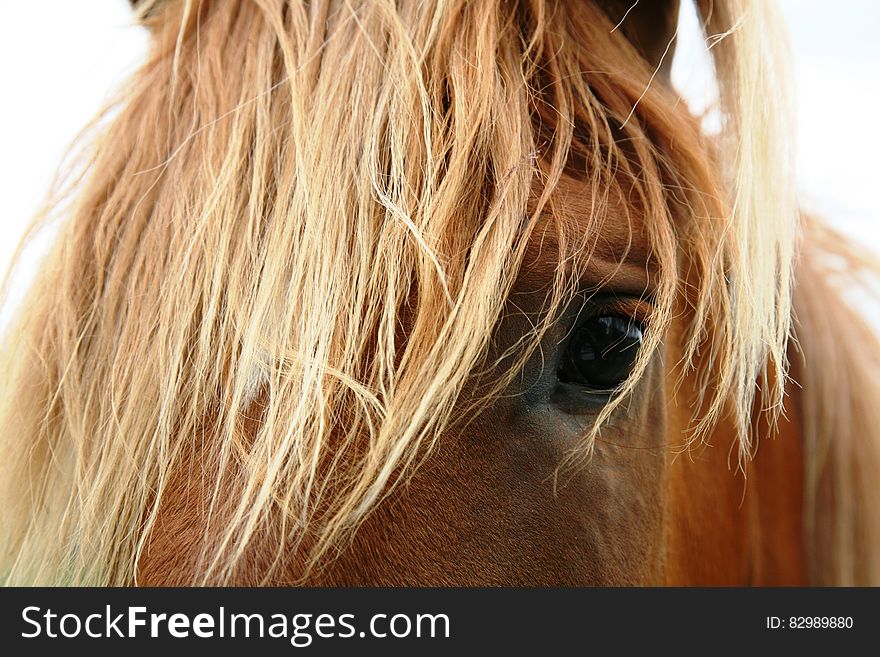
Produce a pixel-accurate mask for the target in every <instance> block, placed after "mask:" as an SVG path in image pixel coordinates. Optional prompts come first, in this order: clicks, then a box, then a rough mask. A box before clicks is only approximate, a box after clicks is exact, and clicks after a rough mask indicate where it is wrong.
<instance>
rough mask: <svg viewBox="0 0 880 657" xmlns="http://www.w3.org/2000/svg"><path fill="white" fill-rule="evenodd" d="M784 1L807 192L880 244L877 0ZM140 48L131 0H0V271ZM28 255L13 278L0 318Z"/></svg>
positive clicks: (687, 55) (141, 34)
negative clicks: (70, 148)
mask: <svg viewBox="0 0 880 657" xmlns="http://www.w3.org/2000/svg"><path fill="white" fill-rule="evenodd" d="M643 1H645V0H643ZM684 4H685V5H687V3H684ZM780 5H781V7H782V10H783V13H784V15H785V18H786V21H787V23H788V27H789V32H790V36H791V43H792V48H793V52H794V62H795V76H796V86H797V89H798V101H799V102H798V112H799V119H798V139H799V148H800V155H799V158H798V166H799V173H798V181H799V186H800V189H801V193H802V198H803V200H804V202H805V204H806V205H807V206H808V207H810V208H812V209H817V210H819V211H821V212H823V213H824V214H825V215H826V216H828V217H830V218H832V219H833V220H834V221H835V222H836V223H837V224H838V225H839V226H841V227H842V228H844V229H845V230H846V231H847V232H849V233H851V234H853V235H855V236H857V238H858V239H859V241H861V242H863V243H865V244H868V245H870V246H872V247H873V248H875V249H877V251H878V252H880V225H878V223H877V221H878V219H880V180H878V173H880V171H878V169H880V167H878V165H877V159H878V157H880V130H878V118H877V114H878V108H880V91H878V82H880V73H878V71H880V36H878V28H880V2H877V1H875V0H842V1H839V2H825V1H822V0H782V1H781V3H780ZM679 40H680V41H679V46H678V53H679V55H680V56H678V57H676V60H675V66H674V72H673V79H674V80H675V81H676V83H677V84H678V86H679V88H682V89H683V90H684V91H685V94H686V95H687V96H689V97H690V98H691V99H692V100H693V101H694V102H695V103H699V98H700V97H701V95H702V94H704V93H705V78H706V72H705V68H703V65H701V64H700V62H701V57H700V56H699V51H700V49H701V48H702V42H701V39H700V37H699V36H698V34H697V33H696V20H695V17H694V16H693V13H692V10H691V9H689V8H687V9H686V10H685V11H683V13H682V21H681V25H680V30H679ZM146 48H147V34H146V31H145V30H143V29H142V28H140V27H138V26H137V25H135V24H134V22H133V18H132V14H131V11H130V8H129V5H128V2H127V0H76V1H71V0H0V81H2V85H0V89H2V102H0V181H2V188H0V273H2V272H5V271H6V268H7V266H8V264H9V261H10V258H11V256H12V253H13V251H14V250H15V247H16V245H17V242H18V240H19V238H20V236H21V234H22V232H23V230H24V227H25V226H26V224H27V223H28V221H29V219H30V217H31V216H32V215H33V214H34V213H35V212H36V210H37V209H38V207H39V205H40V201H41V199H42V197H43V196H44V195H45V193H46V190H47V188H48V186H49V183H50V181H51V178H52V175H53V173H54V171H55V169H56V167H57V166H58V164H59V162H60V160H61V157H62V155H63V154H64V151H65V149H66V147H67V145H68V144H69V143H70V142H71V141H72V139H73V138H74V137H75V136H76V134H77V132H78V131H79V130H80V129H81V128H82V127H83V126H84V125H85V124H86V123H87V122H88V121H89V119H90V118H92V116H93V115H94V114H95V113H96V112H97V110H98V109H99V108H100V107H101V105H102V104H103V103H104V102H105V100H107V99H108V98H109V96H110V94H111V91H112V90H113V88H114V87H115V86H116V85H118V84H119V83H120V82H121V81H122V80H123V79H124V77H125V76H126V74H128V73H130V72H131V71H133V70H134V69H135V68H136V67H137V65H138V63H139V62H140V61H141V60H142V59H143V57H144V55H145V53H146ZM34 262H35V258H34V256H33V254H32V257H31V258H29V259H27V260H25V262H24V264H23V266H22V273H21V275H18V276H17V277H16V278H15V279H14V280H13V285H12V289H11V291H10V297H9V299H8V303H7V304H6V307H5V308H4V312H3V313H0V325H2V324H3V323H4V321H5V319H6V318H7V317H8V314H9V310H10V305H14V303H15V302H16V300H17V299H19V298H20V297H21V295H22V293H23V290H24V285H25V283H26V281H27V279H28V278H29V271H28V270H29V269H33V267H34V265H33V263H34Z"/></svg>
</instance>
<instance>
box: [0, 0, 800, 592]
mask: <svg viewBox="0 0 880 657" xmlns="http://www.w3.org/2000/svg"><path fill="white" fill-rule="evenodd" d="M575 4H577V8H576V9H575V8H574V5H575ZM744 4H745V3H744V2H740V1H739V0H724V1H721V0H716V1H714V2H712V1H711V0H705V1H702V0H701V1H700V2H698V5H699V7H698V8H699V10H700V13H701V15H702V18H703V20H704V23H705V29H706V33H707V34H708V35H709V36H710V39H709V41H710V44H711V46H712V49H711V50H712V53H713V56H714V61H715V64H716V69H717V74H718V80H719V87H720V89H721V92H722V93H721V108H722V114H723V117H724V129H723V134H722V135H721V136H720V137H719V138H718V139H714V138H713V139H709V138H707V137H705V136H703V135H702V134H701V133H700V131H699V128H698V122H697V121H696V120H695V119H693V118H692V117H690V116H689V115H688V114H687V112H686V111H685V109H684V107H683V105H678V106H676V103H677V99H676V98H675V97H674V95H673V94H672V93H671V91H669V90H668V89H665V88H664V86H663V85H662V84H660V83H659V81H654V82H653V84H649V82H650V81H651V80H652V75H651V74H652V71H651V70H649V68H648V67H647V64H645V62H644V61H643V60H642V59H640V57H639V56H638V55H637V53H636V51H635V50H634V48H633V47H632V46H631V45H630V44H629V43H628V42H627V41H626V40H625V39H624V38H623V36H622V35H621V34H620V32H619V31H614V30H613V27H614V26H613V25H612V24H611V23H610V22H609V20H608V19H607V18H606V17H605V15H604V14H603V13H602V12H601V11H600V10H599V9H597V8H596V7H593V6H592V5H590V4H589V3H553V2H545V1H543V0H528V1H526V0H524V1H522V2H512V1H499V2H465V1H464V0H459V1H453V2H438V3H417V2H412V3H406V2H404V3H391V2H380V1H370V2H342V1H335V0H314V1H312V2H297V1H293V0H260V1H253V2H214V3H209V2H200V1H198V0H158V1H156V2H147V3H144V4H143V5H142V6H141V8H140V11H141V18H142V20H143V21H144V22H145V23H146V24H147V25H148V26H149V27H150V29H151V31H152V35H153V42H152V51H151V53H150V56H149V59H148V61H147V63H146V64H145V65H144V66H143V67H142V68H141V69H140V70H139V71H138V72H137V73H136V75H135V76H134V77H133V79H132V80H131V81H130V82H129V83H128V86H127V88H126V89H125V90H124V93H123V94H122V95H121V98H122V100H121V101H120V102H119V103H118V104H117V105H116V106H114V108H113V109H112V111H109V112H108V114H107V115H106V120H104V121H99V123H98V124H96V125H97V127H98V129H97V130H96V132H97V134H96V136H95V137H94V138H93V139H92V141H91V142H90V143H91V149H90V152H89V153H88V154H87V156H86V157H85V159H84V160H83V162H82V166H81V170H80V172H79V175H77V176H74V177H73V181H74V182H73V184H72V185H71V186H70V188H69V189H68V190H66V191H65V193H64V194H63V197H64V198H69V199H72V203H71V204H70V207H69V210H68V211H67V212H65V216H64V217H63V219H62V221H61V222H60V235H59V237H58V240H57V243H56V245H55V247H54V250H53V251H52V252H51V254H50V256H49V257H48V258H47V259H46V261H45V264H44V267H43V269H42V271H41V272H40V275H39V279H38V281H37V282H36V284H35V285H34V287H33V289H32V291H31V293H30V295H29V298H28V300H27V302H26V303H25V304H24V307H23V308H22V309H21V312H20V315H19V317H18V320H17V322H16V324H15V325H14V326H12V328H11V329H10V331H9V332H8V335H7V336H6V341H5V345H4V347H3V352H2V356H0V372H2V377H0V378H2V385H3V394H2V397H0V404H2V406H0V449H2V453H3V459H2V463H0V487H2V488H0V508H2V509H3V511H2V515H0V522H2V525H0V550H2V552H0V577H2V578H5V580H6V581H8V582H17V583H40V584H83V583H88V584H96V585H108V584H109V585H121V584H129V583H132V582H137V563H138V559H139V556H140V554H141V553H142V551H143V550H144V549H145V545H146V544H147V542H148V537H149V533H150V531H151V529H152V528H153V526H154V522H155V519H156V516H157V509H158V508H159V506H160V504H161V503H162V501H163V499H164V497H165V495H166V493H167V489H168V485H169V481H170V480H171V478H172V476H173V475H174V473H175V472H179V471H180V470H181V469H184V470H185V469H186V468H189V467H192V460H193V459H199V460H200V469H199V470H198V471H199V472H201V473H203V474H202V475H201V476H205V477H206V478H207V481H208V482H209V483H208V486H207V488H208V490H210V491H212V494H211V495H210V496H209V498H208V499H205V500H204V502H203V504H204V505H205V507H206V509H207V517H208V518H209V521H208V526H206V527H205V534H204V535H205V541H204V543H205V544H204V548H203V563H202V565H203V568H202V572H201V573H200V575H199V577H200V578H201V579H200V580H199V581H204V582H221V583H222V582H226V581H229V579H230V578H231V577H232V574H233V573H234V571H235V569H236V567H238V566H239V565H240V564H241V561H242V559H243V558H244V555H245V554H246V551H247V548H248V546H249V544H251V542H252V541H254V540H256V538H257V537H258V536H259V535H261V533H263V532H267V531H270V529H269V528H270V527H271V531H273V532H275V534H273V535H276V534H277V536H276V539H277V552H276V564H275V565H277V564H278V563H280V560H281V559H282V558H283V556H284V555H285V554H290V553H291V551H292V550H302V551H305V553H306V554H307V559H306V563H305V564H304V568H303V573H304V574H303V577H304V578H305V577H306V576H307V575H308V573H309V572H310V569H311V568H312V567H314V566H316V565H318V564H319V562H320V560H321V559H322V558H324V557H325V556H328V555H330V554H332V552H333V551H334V550H337V549H342V548H343V547H344V543H345V541H346V539H347V537H349V536H350V535H351V532H353V531H354V530H355V529H356V528H357V527H358V525H359V524H360V523H361V522H362V521H363V520H364V518H365V517H366V516H367V514H369V513H370V511H371V510H372V509H373V508H375V506H376V505H377V504H378V503H379V502H380V501H381V500H382V498H383V497H384V496H385V495H387V493H388V492H389V491H390V490H392V489H393V488H394V486H396V485H397V484H399V483H400V482H401V481H404V480H405V479H406V478H407V477H408V476H409V475H410V474H411V473H412V471H413V469H414V468H415V467H417V466H418V464H419V462H420V461H421V460H423V459H424V458H425V456H426V455H427V454H429V453H430V450H431V447H432V446H433V445H434V444H435V442H436V440H437V437H438V436H439V435H440V434H441V432H442V431H443V430H444V428H446V427H447V426H448V425H449V424H450V422H452V421H455V420H456V419H457V415H456V414H457V413H459V411H460V410H461V409H460V406H457V404H460V402H461V400H462V398H463V391H464V390H465V388H466V382H467V381H468V380H469V378H470V377H472V375H473V374H474V372H478V371H486V370H488V369H491V368H492V367H495V366H497V365H498V363H490V362H487V358H486V354H487V347H488V345H489V344H490V342H491V339H492V336H493V332H494V330H495V329H496V327H497V325H498V322H499V318H500V317H501V315H502V313H503V309H504V306H505V302H506V299H507V296H508V292H509V291H510V289H511V286H512V285H513V282H514V280H515V279H516V276H517V274H518V272H519V270H520V266H521V264H522V263H523V259H524V257H525V251H526V246H527V244H528V241H529V239H530V237H532V236H533V235H534V234H536V231H538V230H552V231H553V232H554V234H555V235H556V236H557V238H558V243H559V245H560V246H559V249H560V253H559V259H558V268H557V271H556V272H555V273H554V274H553V276H552V280H551V281H549V282H548V293H547V303H546V312H545V314H544V315H543V316H542V318H541V320H540V321H539V322H538V323H537V324H536V327H535V331H534V333H533V334H529V335H526V336H524V337H523V339H522V341H521V342H520V343H519V344H518V345H517V351H516V353H512V354H507V355H508V356H512V358H511V359H509V361H505V366H504V367H505V369H504V372H503V373H502V374H501V375H500V376H499V379H498V381H499V383H498V385H497V386H492V387H491V389H490V390H488V391H485V390H484V391H481V393H480V394H479V395H477V396H476V398H475V399H474V400H473V404H472V405H471V406H470V407H469V412H471V413H472V412H477V411H478V410H479V409H480V408H481V407H482V405H483V404H485V403H487V401H488V400H491V398H492V395H493V394H496V393H497V392H498V390H500V388H501V387H502V384H503V382H505V381H508V380H509V377H512V376H515V374H516V372H517V370H518V368H520V367H521V366H522V363H523V362H524V361H525V359H526V358H527V357H528V354H529V353H530V352H531V351H532V350H534V349H535V348H536V346H537V344H538V341H539V340H540V337H541V335H543V333H544V332H545V331H546V329H547V327H549V326H550V325H551V323H552V322H553V320H554V319H555V317H556V316H557V311H558V310H559V309H560V308H561V307H562V306H563V305H564V304H565V303H566V301H567V300H569V299H571V297H572V295H573V294H574V284H573V281H574V279H575V278H576V273H577V272H576V271H574V272H573V271H572V269H573V267H572V266H571V265H572V263H576V262H578V261H579V259H583V258H586V257H588V256H589V253H590V250H591V248H592V247H593V246H594V244H595V241H594V240H595V238H596V236H597V234H598V232H599V229H600V227H601V219H602V214H603V213H602V207H603V203H605V202H607V199H608V198H609V194H610V193H611V191H612V190H625V192H626V193H625V197H626V198H628V199H629V200H630V203H631V204H632V206H633V211H634V212H637V213H638V215H639V217H640V221H642V220H643V221H644V224H645V226H646V229H647V231H648V233H649V236H650V242H651V245H652V253H651V258H652V260H654V261H655V262H656V264H657V265H658V270H659V272H660V275H659V286H658V293H657V299H656V306H657V311H656V313H655V315H654V316H653V317H652V318H651V321H650V326H649V329H648V333H647V344H646V347H645V349H644V350H643V352H642V355H641V356H640V359H639V362H638V364H637V366H636V368H635V371H634V373H633V375H632V377H631V379H630V381H629V382H628V384H627V386H626V387H625V388H624V390H623V392H622V394H621V395H620V396H619V397H617V398H616V400H615V401H614V402H612V404H609V406H608V407H607V408H606V409H605V411H604V412H603V414H602V416H601V418H600V421H599V422H598V423H597V425H596V428H595V429H594V430H593V431H592V432H591V433H590V434H589V435H588V436H585V438H584V443H583V446H582V449H580V450H578V453H577V454H574V455H572V462H573V463H574V462H578V461H580V460H581V459H584V458H588V457H589V454H590V450H591V447H592V440H593V439H594V438H595V434H596V432H597V431H598V429H599V427H600V426H601V425H602V422H604V420H606V419H607V418H608V416H609V415H610V414H611V412H612V411H613V409H614V407H615V406H616V405H617V404H619V403H620V400H621V399H622V398H624V397H625V396H626V394H627V393H628V392H629V391H630V390H631V389H632V387H633V386H634V385H635V384H636V382H637V381H638V379H639V377H640V376H641V374H642V372H643V371H644V369H645V367H646V364H647V360H648V358H649V356H650V353H651V352H652V351H653V350H654V349H655V348H656V347H657V346H658V344H659V342H660V340H661V339H662V337H663V334H664V331H665V329H666V328H667V327H668V325H669V322H670V321H671V319H672V316H673V306H674V304H675V303H676V302H677V300H680V299H682V298H684V299H685V300H686V303H687V304H688V305H689V307H690V308H691V310H692V314H693V321H692V323H691V325H690V326H689V334H688V340H687V345H686V353H685V361H684V367H683V371H684V372H685V373H686V374H687V376H694V377H699V381H700V386H699V388H700V389H701V390H702V391H703V392H704V395H703V398H702V399H701V400H699V402H698V408H699V412H698V413H697V415H696V416H695V424H694V432H693V438H694V439H699V437H700V436H702V435H704V434H705V433H706V432H707V431H709V430H710V429H711V428H712V427H713V426H714V424H715V423H716V422H717V421H718V420H719V419H720V418H722V417H728V416H730V417H732V418H733V419H734V421H735V423H736V426H737V429H738V435H739V452H740V458H741V459H742V460H746V459H748V458H749V457H750V456H751V455H752V454H753V452H754V448H755V442H754V436H753V435H752V432H751V430H750V427H751V426H752V416H753V408H754V405H755V403H758V404H760V405H761V406H762V408H764V409H765V410H766V411H767V412H768V413H770V414H775V413H778V412H779V411H780V409H781V406H782V401H783V386H784V382H785V378H786V349H787V340H788V336H789V332H790V319H789V318H790V317H791V298H790V297H791V272H792V262H793V258H794V253H795V247H796V239H797V237H796V236H797V231H798V215H797V210H796V205H795V197H794V192H793V183H794V178H793V175H792V171H791V149H790V146H789V144H788V141H787V136H788V135H789V133H790V127H791V126H790V124H789V118H788V117H789V115H788V109H787V94H786V91H785V80H786V73H785V70H786V69H785V63H784V61H782V59H783V58H784V48H781V47H778V46H777V44H779V43H781V41H780V40H779V32H778V21H777V19H776V18H775V17H774V16H773V15H772V12H771V11H770V8H769V6H765V3H761V4H760V6H749V7H745V6H743V5H744ZM575 156H576V157H575ZM573 161H578V162H583V163H585V166H583V167H582V169H581V171H580V175H582V176H586V177H587V178H588V180H589V181H590V184H591V187H592V189H593V192H594V194H593V197H594V198H595V199H596V201H595V203H596V207H595V212H594V213H593V216H590V217H585V218H584V221H585V222H586V223H585V225H586V226H587V227H588V230H586V231H585V232H586V234H587V235H588V236H591V237H592V240H587V241H586V242H584V240H580V241H578V239H577V238H575V237H574V236H572V235H570V234H568V232H567V229H566V227H565V226H563V225H561V224H560V225H555V224H552V220H550V222H551V224H552V225H551V226H549V227H548V226H547V225H546V223H547V220H546V219H542V216H544V215H543V214H542V211H543V210H544V209H545V208H546V207H548V204H552V200H551V196H552V193H553V190H554V187H555V185H556V183H557V181H558V180H559V178H560V176H561V175H562V174H563V172H564V171H565V170H566V169H570V168H571V167H572V162H573ZM716 162H721V163H724V166H723V167H720V166H718V165H716ZM536 189H537V190H538V192H537V193H536V192H535V190H536ZM59 202H61V201H59ZM527 208H528V210H527ZM642 218H643V219H642ZM574 269H576V267H574ZM756 381H763V382H765V384H764V385H761V386H760V390H761V396H762V397H761V399H760V400H758V401H757V402H756V400H755V390H756ZM454 411H455V413H454ZM205 473H206V474H205ZM268 570H269V571H271V565H270V567H269V569H268Z"/></svg>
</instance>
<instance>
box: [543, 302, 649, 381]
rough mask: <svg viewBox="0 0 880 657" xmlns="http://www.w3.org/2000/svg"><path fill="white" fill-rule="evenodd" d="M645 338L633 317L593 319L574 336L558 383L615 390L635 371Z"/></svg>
mask: <svg viewBox="0 0 880 657" xmlns="http://www.w3.org/2000/svg"><path fill="white" fill-rule="evenodd" d="M642 338H643V336H642V327H641V325H639V324H638V323H637V322H636V321H635V320H633V319H632V318H630V317H620V316H618V315H598V316H595V317H591V318H590V319H588V320H587V321H585V322H583V323H582V324H581V325H580V326H579V327H578V328H577V329H576V330H575V332H574V334H573V335H572V336H571V339H570V340H569V343H568V346H567V348H566V350H565V353H564V354H563V356H562V361H561V364H560V367H559V372H558V377H559V380H560V381H563V382H565V383H572V384H575V385H581V386H584V387H586V388H589V389H590V390H591V391H594V392H612V391H614V390H616V389H617V388H619V387H620V386H621V384H623V382H624V381H625V380H626V378H627V377H628V376H629V374H630V372H632V369H633V365H634V364H635V362H636V357H637V356H638V353H639V347H640V346H641V344H642Z"/></svg>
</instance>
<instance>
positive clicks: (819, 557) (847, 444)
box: [792, 216, 880, 586]
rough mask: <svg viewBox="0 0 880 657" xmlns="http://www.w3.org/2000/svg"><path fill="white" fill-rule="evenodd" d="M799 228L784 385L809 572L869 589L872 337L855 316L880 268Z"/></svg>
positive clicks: (878, 389)
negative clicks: (798, 436) (794, 388)
mask: <svg viewBox="0 0 880 657" xmlns="http://www.w3.org/2000/svg"><path fill="white" fill-rule="evenodd" d="M804 226H805V233H806V237H805V239H804V241H803V246H802V249H801V253H800V255H799V258H798V263H797V266H796V268H795V278H796V285H795V304H794V307H795V327H794V335H795V347H796V348H797V351H798V352H799V356H798V357H796V358H795V359H794V362H793V363H792V377H793V379H794V380H795V381H796V382H797V384H798V385H799V386H800V387H802V391H800V395H801V397H802V398H801V403H800V407H799V408H798V409H797V410H798V413H799V415H800V417H801V420H802V426H803V440H804V454H805V460H806V463H805V470H804V474H805V486H804V490H805V498H806V499H805V506H806V509H805V515H804V517H805V522H806V527H805V528H806V533H807V537H806V538H807V543H806V548H807V555H808V564H809V565H810V573H809V574H810V578H811V580H812V581H814V582H815V583H817V584H820V585H824V586H830V585H844V586H854V585H859V584H866V583H870V584H872V585H875V586H876V585H877V584H878V583H880V551H878V549H877V547H878V545H880V508H878V506H877V489H878V486H880V431H878V427H880V406H878V404H877V400H880V374H878V373H880V339H878V336H877V331H876V329H875V328H874V327H872V326H871V325H870V324H869V323H868V318H867V317H866V316H865V315H864V314H862V313H861V312H859V311H858V310H857V309H856V308H858V307H864V305H865V303H866V301H869V300H871V301H875V302H876V299H877V297H878V296H880V290H878V288H877V281H878V280H880V263H878V261H877V259H876V257H874V256H873V255H872V254H870V253H868V252H867V251H863V250H861V249H860V248H858V247H857V246H855V245H854V244H852V243H851V242H850V241H848V240H847V239H846V238H844V237H843V236H841V235H840V234H839V233H837V232H835V231H834V230H832V229H831V228H829V227H828V226H826V225H825V224H824V223H823V222H822V221H820V220H819V219H817V218H815V217H811V216H805V217H804ZM847 295H849V298H847ZM874 307H876V305H875V306H874Z"/></svg>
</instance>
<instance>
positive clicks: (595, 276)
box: [522, 175, 657, 290]
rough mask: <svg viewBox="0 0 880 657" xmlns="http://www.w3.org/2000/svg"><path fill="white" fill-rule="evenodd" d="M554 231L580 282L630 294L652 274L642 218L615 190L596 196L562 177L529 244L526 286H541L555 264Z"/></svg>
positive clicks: (586, 184) (584, 185) (648, 282)
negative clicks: (561, 239) (562, 239)
mask: <svg viewBox="0 0 880 657" xmlns="http://www.w3.org/2000/svg"><path fill="white" fill-rule="evenodd" d="M559 227H561V228H562V232H563V233H564V234H565V241H566V244H567V246H566V253H565V254H564V257H566V258H570V266H571V267H572V268H575V269H576V270H577V272H578V275H579V276H580V278H581V279H583V281H584V283H587V284H597V285H598V284H600V283H602V284H605V283H609V284H611V285H612V286H615V285H619V286H620V287H623V288H632V289H634V290H645V289H648V288H649V287H650V286H651V282H652V280H653V279H654V277H655V275H656V273H657V272H656V271H654V266H653V264H652V263H651V262H650V252H651V251H650V243H649V238H648V231H647V228H646V226H645V221H644V215H643V213H642V212H641V210H639V209H638V208H637V207H634V206H632V205H630V204H628V203H627V200H626V198H624V196H623V192H622V191H620V189H619V188H611V189H609V190H607V194H603V195H602V198H597V197H596V192H595V190H594V189H593V187H592V185H591V184H590V183H589V182H588V181H585V180H579V179H577V178H573V177H570V176H568V175H565V176H562V178H561V179H560V180H559V183H558V184H557V186H556V188H555V189H554V191H553V194H552V196H551V201H550V203H548V204H547V206H546V207H545V208H544V210H543V212H542V219H541V221H540V222H539V224H538V226H537V228H536V230H535V231H534V233H533V234H532V236H531V238H530V240H529V244H528V247H527V251H526V261H525V262H526V263H527V264H526V266H524V267H523V272H522V277H523V278H526V279H529V282H537V279H543V281H544V282H546V281H547V280H548V278H549V277H552V276H553V274H554V272H555V271H556V268H557V267H558V266H559V258H560V255H561V254H560V250H559V246H560V245H559ZM581 246H582V247H583V248H581ZM573 252H576V253H573ZM572 256H574V257H572Z"/></svg>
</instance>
